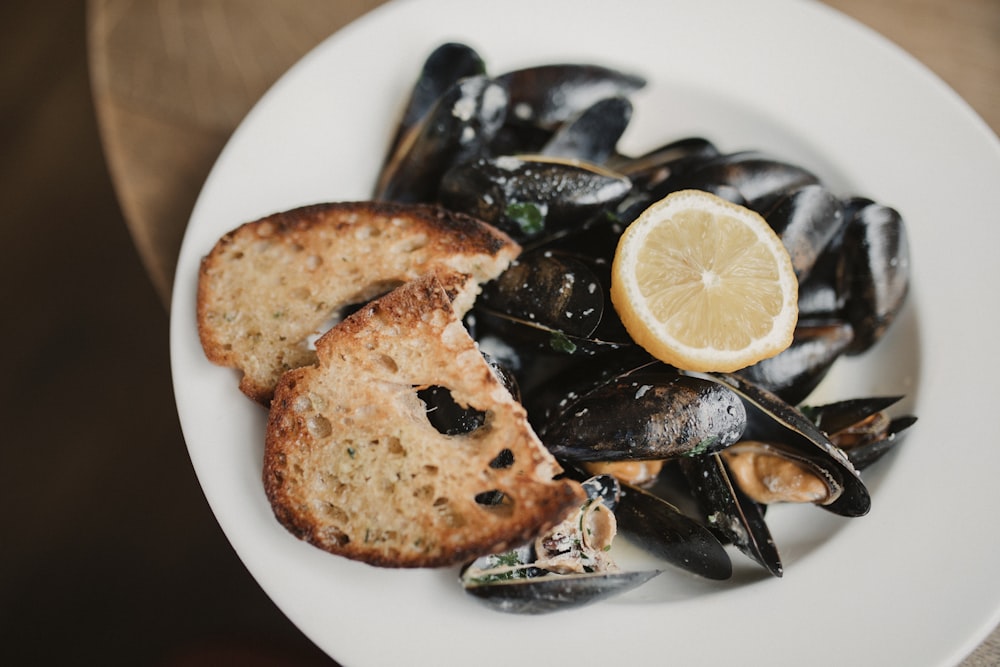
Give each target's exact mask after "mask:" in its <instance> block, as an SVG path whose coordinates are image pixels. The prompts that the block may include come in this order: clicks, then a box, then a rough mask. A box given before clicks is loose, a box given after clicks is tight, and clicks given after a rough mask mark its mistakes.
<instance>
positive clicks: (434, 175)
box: [373, 76, 507, 202]
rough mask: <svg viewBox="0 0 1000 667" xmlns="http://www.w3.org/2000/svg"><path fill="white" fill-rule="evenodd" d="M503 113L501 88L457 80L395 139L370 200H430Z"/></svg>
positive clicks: (479, 80)
mask: <svg viewBox="0 0 1000 667" xmlns="http://www.w3.org/2000/svg"><path fill="white" fill-rule="evenodd" d="M506 110H507V93H506V91H505V90H504V88H503V86H500V85H497V84H496V83H495V82H493V81H492V80H490V79H489V78H488V77H486V76H473V77H467V78H464V79H461V80H459V81H458V82H456V83H455V84H454V85H453V86H452V87H451V88H449V89H448V90H447V91H445V93H444V94H443V95H442V96H441V97H440V98H439V99H438V100H437V102H436V103H435V104H434V106H433V107H431V109H430V110H429V111H428V112H427V113H426V115H425V116H424V117H423V118H422V119H421V120H420V122H418V123H417V124H416V125H414V126H413V127H412V128H410V129H409V130H408V131H407V132H406V134H405V135H404V136H402V137H401V138H400V141H399V144H398V145H397V147H396V150H395V152H394V153H393V155H392V156H391V157H390V158H389V160H388V161H387V163H386V165H385V166H384V168H383V169H382V172H381V173H380V174H379V179H378V183H377V184H376V186H375V192H374V194H373V198H374V199H377V200H382V201H399V202H433V201H435V200H436V198H437V193H438V189H439V187H440V183H441V178H442V176H443V175H444V173H445V172H446V171H447V170H448V169H450V168H451V167H452V166H454V165H456V164H459V163H462V162H465V161H468V160H471V159H473V158H474V157H476V156H478V155H480V154H482V152H483V151H484V150H485V147H486V146H487V145H488V144H489V143H490V141H492V139H493V137H494V135H495V134H496V132H497V131H498V130H499V129H500V127H501V126H502V124H503V119H504V115H505V113H506Z"/></svg>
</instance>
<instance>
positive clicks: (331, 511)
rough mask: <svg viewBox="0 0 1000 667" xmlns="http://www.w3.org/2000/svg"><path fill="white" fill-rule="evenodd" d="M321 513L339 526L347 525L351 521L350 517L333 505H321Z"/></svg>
mask: <svg viewBox="0 0 1000 667" xmlns="http://www.w3.org/2000/svg"><path fill="white" fill-rule="evenodd" d="M323 512H324V513H325V514H326V516H327V517H328V518H329V519H330V520H331V521H334V522H336V523H338V524H340V525H347V524H348V523H350V521H351V517H350V515H349V514H348V513H347V512H345V511H344V510H343V509H341V508H340V507H337V506H336V505H334V504H333V503H323Z"/></svg>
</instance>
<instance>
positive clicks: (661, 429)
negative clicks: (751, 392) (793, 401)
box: [539, 365, 746, 461]
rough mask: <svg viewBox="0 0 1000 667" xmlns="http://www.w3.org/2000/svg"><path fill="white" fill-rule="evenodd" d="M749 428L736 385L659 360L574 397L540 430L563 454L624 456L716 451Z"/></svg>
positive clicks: (570, 457) (663, 456) (570, 456)
mask: <svg viewBox="0 0 1000 667" xmlns="http://www.w3.org/2000/svg"><path fill="white" fill-rule="evenodd" d="M745 427H746V410H745V408H744V406H743V403H742V402H741V401H740V399H739V398H738V397H737V396H736V395H735V394H734V393H733V392H731V391H729V390H728V389H726V388H725V387H723V386H721V385H719V384H718V383H714V382H710V381H706V380H703V379H700V378H694V377H690V376H686V375H682V374H680V373H678V372H677V371H675V370H674V369H671V368H670V367H668V366H664V365H659V366H653V367H648V368H644V369H641V370H637V371H634V372H630V373H627V374H624V375H620V376H618V377H616V378H614V379H612V380H611V381H609V382H606V383H604V384H602V385H600V386H598V387H596V388H594V389H592V390H590V391H588V392H587V393H585V394H583V395H582V396H580V397H579V398H578V399H576V400H575V401H569V402H567V404H566V406H565V407H564V409H563V411H562V412H560V413H558V414H555V415H554V416H553V417H552V419H550V420H549V421H548V422H547V423H546V424H544V425H543V426H542V427H541V429H540V433H539V435H540V436H541V438H542V442H543V443H545V446H546V447H548V449H549V451H551V452H552V453H553V454H554V455H555V456H556V458H560V459H565V460H568V461H623V460H644V459H668V458H675V457H678V456H696V455H700V454H707V453H712V452H717V451H720V450H721V449H724V448H725V447H728V446H729V445H731V444H732V443H734V442H736V441H737V440H738V439H739V438H740V436H741V435H742V434H743V430H744V428H745Z"/></svg>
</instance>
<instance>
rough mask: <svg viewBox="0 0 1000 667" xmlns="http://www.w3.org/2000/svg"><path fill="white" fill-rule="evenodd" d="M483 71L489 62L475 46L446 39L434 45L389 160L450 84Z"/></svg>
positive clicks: (418, 79)
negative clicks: (407, 134) (402, 140)
mask: <svg viewBox="0 0 1000 667" xmlns="http://www.w3.org/2000/svg"><path fill="white" fill-rule="evenodd" d="M482 74H486V63H485V62H484V61H483V58H482V56H480V55H479V54H478V53H477V52H476V50H475V49H473V48H472V47H471V46H469V45H467V44H462V43H459V42H446V43H445V44H442V45H440V46H439V47H437V48H436V49H434V50H433V51H432V52H431V54H430V55H429V56H427V60H425V61H424V65H423V68H422V69H421V70H420V74H419V76H418V77H417V81H416V83H414V85H413V89H412V90H411V91H410V97H409V99H408V100H407V102H406V105H405V106H404V107H403V112H402V114H401V117H400V121H399V125H398V126H397V128H396V134H395V135H394V136H393V139H392V141H391V142H390V144H389V151H388V154H387V155H386V160H387V161H388V160H389V158H390V157H391V156H392V155H393V153H395V151H396V148H397V146H398V145H399V142H400V140H401V139H402V137H403V136H404V135H405V134H406V133H407V132H409V130H410V128H412V127H413V126H415V125H416V124H417V123H418V122H419V121H420V120H421V119H422V118H423V117H424V116H426V115H427V113H428V112H429V111H430V110H431V108H432V107H433V106H434V104H435V103H436V102H437V101H438V99H439V98H440V97H441V96H442V95H444V94H445V92H446V91H447V90H448V89H449V88H451V87H452V86H453V85H454V84H455V83H457V82H458V81H459V80H461V79H464V78H466V77H469V76H477V75H482Z"/></svg>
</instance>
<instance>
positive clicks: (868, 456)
mask: <svg viewBox="0 0 1000 667" xmlns="http://www.w3.org/2000/svg"><path fill="white" fill-rule="evenodd" d="M902 398H903V397H902V396H876V397H871V398H852V399H846V400H842V401H836V402H834V403H827V404H825V405H819V406H804V407H803V408H802V411H803V413H804V414H806V415H807V416H808V417H809V418H810V419H812V420H813V421H814V422H815V423H816V426H817V428H819V429H820V430H821V431H823V432H824V433H826V434H827V435H828V436H829V438H830V441H831V442H833V443H834V444H835V445H837V446H838V447H840V448H841V449H843V450H844V451H845V452H846V453H847V457H848V458H849V459H850V460H851V463H852V464H853V465H854V467H856V468H857V469H858V470H864V469H865V468H867V467H868V466H870V465H872V464H873V463H875V462H876V461H878V460H879V459H880V458H882V456H884V455H885V454H886V453H888V452H889V451H890V450H892V449H893V448H894V447H895V446H896V445H897V444H899V442H900V441H901V436H902V435H903V433H904V432H905V431H906V430H907V429H909V428H910V426H912V425H913V424H914V423H916V421H917V418H916V417H914V416H913V415H901V416H897V417H892V416H890V415H889V413H888V412H887V410H888V408H889V407H891V406H892V405H894V404H896V403H897V402H898V401H900V400H902Z"/></svg>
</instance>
